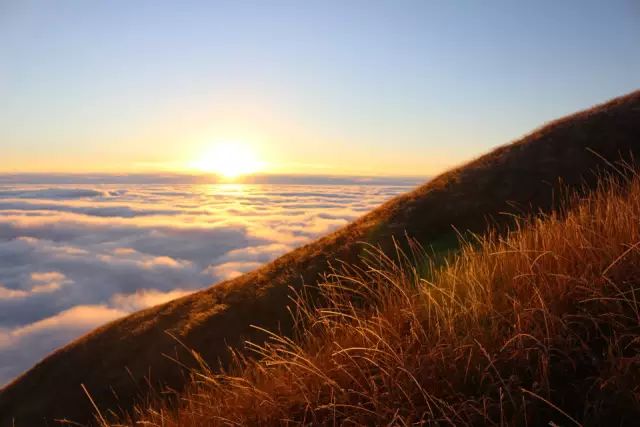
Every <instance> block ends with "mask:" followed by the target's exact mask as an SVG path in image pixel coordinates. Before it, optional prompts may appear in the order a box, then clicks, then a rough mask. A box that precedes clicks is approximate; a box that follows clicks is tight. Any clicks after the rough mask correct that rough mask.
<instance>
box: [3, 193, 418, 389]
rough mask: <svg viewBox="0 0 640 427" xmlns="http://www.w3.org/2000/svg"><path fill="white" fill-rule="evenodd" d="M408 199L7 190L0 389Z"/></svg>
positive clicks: (376, 195)
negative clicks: (114, 330) (126, 321)
mask: <svg viewBox="0 0 640 427" xmlns="http://www.w3.org/2000/svg"><path fill="white" fill-rule="evenodd" d="M400 184H402V185H400ZM409 188H410V187H409V186H408V185H407V183H405V182H402V183H398V182H391V181H390V182H389V183H387V184H386V185H385V184H384V183H380V182H376V185H363V184H362V183H361V182H360V181H354V182H352V183H349V184H347V185H324V184H313V185H286V184H271V185H200V184H198V185H196V184H173V185H168V184H163V185H154V184H111V185H94V184H92V185H88V184H76V185H72V184H64V185H63V184H48V185H37V184H28V185H26V184H14V183H6V184H0V385H1V384H3V383H5V382H7V381H9V380H10V379H12V378H13V377H15V376H16V375H18V374H19V373H20V372H21V371H23V370H25V369H28V368H29V367H30V366H31V365H33V364H34V363H35V362H37V361H38V360H39V359H41V358H42V357H44V356H45V355H46V354H47V353H49V352H51V351H53V350H54V349H56V348H57V347H59V346H61V345H63V344H65V343H67V342H69V341H70V340H72V339H74V338H76V337H78V336H79V335H82V334H83V333H86V332H87V331H89V330H91V329H93V328H95V327H96V326H98V325H101V324H104V323H106V322H109V321H111V320H114V319H116V318H118V317H121V316H124V315H126V314H128V313H131V312H133V311H136V310H140V309H143V308H146V307H150V306H152V305H156V304H160V303H163V302H165V301H169V300H171V299H174V298H178V297H180V296H183V295H186V294H188V293H190V292H193V291H194V290H197V289H200V288H203V287H206V286H208V285H210V284H212V283H215V282H218V281H221V280H224V279H228V278H233V277H235V276H237V275H240V274H242V273H244V272H247V271H250V270H253V269H255V268H257V267H259V266H260V265H262V264H263V263H265V262H268V261H271V260H273V259H274V258H276V257H277V256H279V255H281V254H283V253H285V252H288V251H290V250H291V249H293V248H294V247H297V246H299V245H301V244H304V243H307V242H309V241H310V240H312V239H314V238H316V237H318V236H320V235H323V234H326V233H328V232H330V231H332V230H334V229H336V228H338V227H340V226H342V225H344V224H346V223H347V222H349V221H351V220H353V219H354V218H356V217H358V216H360V215H362V214H363V213H365V212H367V211H369V210H371V209H372V208H374V207H376V206H378V205H380V204H381V203H382V202H384V201H385V200H387V199H389V198H391V197H392V196H394V195H396V194H398V193H400V192H404V191H407V190H408V189H409Z"/></svg>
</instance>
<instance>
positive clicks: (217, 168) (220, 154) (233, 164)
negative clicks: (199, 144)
mask: <svg viewBox="0 0 640 427" xmlns="http://www.w3.org/2000/svg"><path fill="white" fill-rule="evenodd" d="M192 166H193V167H194V168H195V169H198V170H200V171H202V172H207V173H215V174H217V175H220V176H222V177H223V178H227V179H233V178H237V177H239V176H241V175H248V174H252V173H256V172H259V171H260V170H261V169H262V168H263V166H264V164H263V162H262V161H260V159H259V158H258V156H257V154H256V152H255V151H254V150H252V149H251V147H250V146H248V145H247V144H244V143H241V142H222V143H218V144H216V145H214V146H213V147H211V148H210V149H208V150H207V151H205V152H203V153H202V154H201V155H200V156H199V157H198V158H197V159H196V160H195V161H194V162H193V163H192Z"/></svg>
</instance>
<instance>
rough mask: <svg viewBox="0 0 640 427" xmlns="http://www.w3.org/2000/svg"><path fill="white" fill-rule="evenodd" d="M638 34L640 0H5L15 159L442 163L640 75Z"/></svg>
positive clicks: (429, 166)
mask: <svg viewBox="0 0 640 427" xmlns="http://www.w3.org/2000/svg"><path fill="white" fill-rule="evenodd" d="M639 40H640V4H639V3H638V2H637V1H633V0H620V1H607V2H602V1H589V0H581V1H562V2H558V1H552V0H541V1H536V2H531V1H482V2H480V1H471V0H469V1H456V2H452V1H451V2H450V1H428V0H421V1H402V0H400V1H398V0H395V1H373V0H368V1H359V0H351V1H343V0H341V1H243V0H237V1H202V2H198V1H183V2H170V1H143V0H141V1H134V2H132V1H128V0H127V1H117V0H115V1H109V2H97V1H84V0H82V1H56V2H51V1H29V0H0V99H1V100H2V102H0V147H1V149H2V157H1V158H0V172H8V173H28V172H62V173H88V172H92V173H96V172H100V173H138V172H145V173H146V172H158V171H164V172H166V171H177V172H189V171H192V170H196V169H198V165H203V164H204V165H213V164H217V163H216V162H214V161H212V160H211V157H212V156H214V157H215V156H216V155H217V154H215V153H217V152H218V151H216V149H215V147H217V146H219V145H222V146H225V144H226V146H227V147H228V146H229V145H237V144H239V145H242V146H243V147H245V148H244V149H243V150H241V151H240V152H232V154H231V155H230V156H231V157H233V156H240V157H246V152H247V151H248V152H250V153H251V159H250V161H249V160H247V159H244V160H243V162H244V163H243V164H240V165H237V167H235V169H234V170H236V171H244V170H245V169H247V168H246V167H243V166H247V165H248V164H249V165H254V164H255V165H259V167H258V166H255V167H254V169H259V170H260V171H261V172H266V173H291V174H337V175H340V174H361V175H420V176H426V175H432V174H434V173H437V172H439V171H442V170H443V169H446V168H448V167H450V166H452V165H456V164H459V163H460V162H463V161H465V160H466V159H469V158H472V157H475V156H477V155H479V154H481V153H483V152H485V151H487V150H489V149H490V148H491V147H494V146H496V145H501V144H504V143H507V142H509V141H511V140H513V139H515V138H518V137H520V136H522V135H524V134H526V133H528V132H529V131H531V130H533V129H534V128H536V127H538V126H540V125H541V124H543V123H544V122H545V121H548V120H551V119H554V118H557V117H559V116H561V115H564V114H567V113H571V112H573V111H576V110H579V109H582V108H585V107H588V106H590V105H593V104H594V103H599V102H603V101H606V100H607V99H609V98H611V97H614V96H618V95H622V94H625V93H627V92H630V91H632V90H635V89H638V88H639V87H640V43H638V41H639ZM242 153H245V154H242ZM218 163H219V162H218ZM241 163H242V161H241ZM216 167H217V168H219V166H215V167H214V166H211V169H215V168H216ZM207 168H208V166H205V167H204V168H202V167H201V168H200V171H202V170H204V171H205V172H206V171H207ZM232 169H233V168H232ZM247 170H248V169H247ZM212 171H213V172H215V170H212Z"/></svg>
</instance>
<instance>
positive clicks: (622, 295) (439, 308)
mask: <svg viewBox="0 0 640 427" xmlns="http://www.w3.org/2000/svg"><path fill="white" fill-rule="evenodd" d="M619 166H620V169H619V172H620V174H619V175H613V172H612V173H611V174H610V175H605V176H604V177H603V179H602V181H601V182H600V184H599V185H598V187H597V189H596V190H595V191H593V192H589V193H588V194H586V195H580V196H579V197H572V198H566V199H565V201H564V202H563V203H562V207H561V210H559V211H554V212H553V213H551V214H549V215H544V216H539V217H533V218H527V219H519V220H518V223H517V224H518V226H517V227H515V228H514V230H513V231H511V232H509V233H502V234H497V233H492V232H489V233H487V234H486V235H485V236H483V237H479V236H477V238H475V239H473V240H472V241H471V243H465V244H463V246H462V249H461V250H460V252H459V253H458V254H457V256H452V257H450V259H449V262H448V263H446V264H444V265H442V266H441V267H437V266H433V265H432V264H431V269H430V270H427V273H426V274H425V272H424V266H425V265H427V266H428V265H430V262H431V260H430V258H429V257H428V256H425V254H424V253H423V252H422V251H421V250H420V248H419V247H413V248H414V250H413V251H412V252H409V253H404V254H403V253H402V252H401V253H399V254H398V255H396V254H395V253H394V254H393V255H392V256H389V255H387V254H385V253H381V252H378V251H376V250H375V249H373V250H371V251H370V253H369V254H368V256H367V258H366V260H363V265H362V266H361V267H354V266H353V265H343V266H341V268H339V269H337V270H336V271H335V273H333V274H330V275H328V276H327V277H326V278H325V279H324V280H323V281H321V282H319V284H318V285H317V288H316V289H319V290H320V291H319V292H320V295H319V296H318V295H317V296H316V297H315V298H314V299H313V300H310V299H308V298H307V297H306V296H305V295H301V296H300V297H298V298H297V299H296V300H295V301H296V308H297V309H296V310H295V311H294V313H295V319H296V321H297V322H296V333H295V334H294V339H290V338H288V337H282V336H278V335H277V334H273V336H272V337H271V338H270V339H269V340H268V341H267V342H266V343H264V344H262V345H251V344H250V346H251V348H252V349H253V355H254V356H258V357H257V358H242V359H239V360H238V361H237V363H236V364H235V365H233V369H232V370H231V373H223V374H216V373H212V372H209V371H207V370H206V369H204V370H200V371H196V372H194V375H193V379H194V381H193V382H192V383H191V384H190V385H189V387H187V389H186V391H183V392H182V393H181V394H180V395H179V399H174V400H168V399H167V398H166V397H165V398H164V399H159V400H157V401H155V402H152V404H151V405H150V406H149V407H143V406H138V407H137V408H136V411H135V412H134V417H133V418H129V419H125V421H124V422H123V421H120V422H117V423H116V424H108V421H107V422H104V421H102V420H101V425H103V426H104V427H107V425H113V426H114V427H115V426H122V425H127V426H135V425H140V424H147V425H156V426H163V427H200V426H211V427H213V426H231V425H233V426H283V425H286V426H309V425H313V426H337V425H354V426H417V425H428V426H498V425H500V426H505V425H507V426H529V425H531V426H542V425H550V426H568V425H577V426H604V425H606V426H627V425H628V426H631V425H637V421H638V417H640V389H639V384H640V339H639V337H640V303H639V302H638V297H637V293H638V292H639V291H640V288H638V277H640V264H639V263H638V261H640V254H639V251H638V248H637V247H638V242H639V241H640V176H639V175H637V169H635V166H634V165H626V164H625V165H619ZM403 255H405V256H403Z"/></svg>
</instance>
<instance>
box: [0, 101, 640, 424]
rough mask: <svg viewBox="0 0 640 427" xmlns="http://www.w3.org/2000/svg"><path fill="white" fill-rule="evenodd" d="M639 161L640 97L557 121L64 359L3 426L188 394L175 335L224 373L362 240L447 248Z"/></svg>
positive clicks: (15, 395)
mask: <svg viewBox="0 0 640 427" xmlns="http://www.w3.org/2000/svg"><path fill="white" fill-rule="evenodd" d="M592 151H593V152H597V153H598V156H596V155H594V154H593V152H592ZM639 152H640V92H634V93H632V94H630V95H627V96H624V97H621V98H617V99H615V100H612V101H610V102H609V103H606V104H603V105H601V106H597V107H594V108H593V109H590V110H587V111H584V112H581V113H578V114H575V115H573V116H569V117H567V118H564V119H561V120H558V121H556V122H554V123H551V124H549V125H547V126H545V127H543V128H541V129H539V130H537V131H535V132H534V133H532V134H531V135H528V136H526V137H524V138H522V139H521V140H519V141H517V142H515V143H513V144H510V145H507V146H503V147H500V148H498V149H496V150H494V151H492V152H491V153H489V154H487V155H485V156H483V157H481V158H479V159H477V160H475V161H472V162H470V163H469V164H467V165H464V166H462V167H459V168H457V169H454V170H452V171H450V172H447V173H445V174H443V175H441V176H439V177H437V178H435V179H434V180H433V181H431V182H429V183H428V184H426V185H424V186H422V187H420V188H418V189H416V190H415V191H413V192H410V193H408V194H406V195H403V196H400V197H397V198H395V199H394V200H392V201H390V202H388V203H386V204H385V205H383V206H381V207H380V208H378V209H376V210H375V211H373V212H371V213H370V214H368V215H365V216H364V217H362V218H360V219H359V220H357V221H355V222H354V223H353V224H350V225H348V226H346V227H344V228H343V229H341V230H339V231H337V232H335V233H333V234H331V235H329V236H327V237H325V238H322V239H320V240H318V241H316V242H314V243H312V244H309V245H307V246H304V247H302V248H300V249H297V250H295V251H293V252H291V253H289V254H287V255H284V256H282V257H281V258H279V259H277V260H276V261H274V262H272V263H270V264H268V265H266V266H265V267H263V268H261V269H259V270H257V271H254V272H252V273H248V274H245V275H243V276H241V277H239V278H237V279H233V280H230V281H227V282H223V283H221V284H219V285H217V286H215V287H212V288H210V289H208V290H205V291H201V292H198V293H196V294H193V295H190V296H187V297H184V298H181V299H178V300H176V301H172V302H170V303H167V304H164V305H160V306H158V307H154V308H151V309H147V310H144V311H141V312H139V313H135V314H133V315H131V316H128V317H126V318H124V319H121V320H118V321H115V322H112V323H111V324H108V325H106V326H104V327H102V328H99V329H97V330H96V331H94V332H92V333H91V334H89V335H87V336H85V337H83V338H81V339H79V340H77V341H75V342H73V343H71V344H70V345H68V346H66V347H64V348H62V349H60V350H58V351H57V352H55V353H54V354H52V355H50V356H49V357H47V358H46V359H45V360H43V361H42V362H40V363H39V364H38V365H36V366H35V367H34V368H32V369H31V370H30V371H28V372H27V373H26V374H24V375H23V376H21V377H20V378H18V379H16V380H15V381H14V382H13V383H11V384H9V385H8V386H7V387H5V388H4V389H3V390H2V391H1V392H0V426H2V427H4V426H5V425H7V426H10V425H11V423H12V419H13V418H14V417H15V420H16V424H15V425H16V426H32V425H39V424H44V422H43V421H45V420H48V421H49V424H50V423H51V420H53V419H54V418H67V419H70V420H73V421H78V422H85V421H87V420H88V419H89V418H90V414H91V412H92V407H91V404H90V402H89V401H88V399H87V398H86V395H85V394H84V392H83V390H82V388H81V386H80V384H84V385H85V386H86V387H87V389H88V390H89V391H90V393H91V395H92V396H93V399H94V400H95V402H96V403H97V405H98V406H99V407H100V408H101V409H102V410H103V412H106V410H107V409H112V410H114V411H116V412H117V411H119V410H120V409H124V410H128V409H130V408H131V405H132V403H133V402H134V400H135V399H136V398H138V397H140V396H142V395H144V394H145V390H146V389H147V388H148V385H149V384H152V385H157V384H166V385H169V386H171V387H175V388H181V387H182V386H183V385H184V383H185V381H186V376H185V375H184V372H183V371H181V370H180V368H179V367H178V365H177V364H176V363H175V362H174V361H171V360H170V358H177V359H180V360H182V361H185V362H187V361H189V360H190V358H189V357H188V356H187V354H186V352H185V351H183V350H182V349H181V347H180V345H179V344H177V343H176V341H175V340H173V339H172V338H170V337H169V336H168V334H166V332H165V331H170V332H171V333H172V334H173V335H174V336H176V337H177V338H179V339H180V341H182V342H183V343H184V344H185V345H186V346H188V347H191V348H194V349H196V350H197V351H198V352H199V353H200V354H201V355H202V356H203V358H204V359H205V360H206V361H207V362H208V363H209V364H210V365H212V366H215V365H216V364H217V362H218V361H219V362H220V363H222V364H223V365H225V364H226V362H227V361H228V360H229V352H228V350H227V346H228V345H230V346H232V347H236V348H241V347H242V344H243V342H244V340H245V339H249V340H251V341H253V342H257V343H260V342H263V341H264V339H265V334H264V333H262V332H260V331H258V330H256V329H253V328H251V326H250V325H252V324H255V325H260V326H261V327H263V328H266V329H270V330H281V331H282V333H283V334H285V335H287V334H289V333H290V329H291V321H290V317H289V313H288V311H287V308H286V306H287V302H288V296H289V293H290V291H289V290H288V286H293V287H294V288H299V287H300V286H301V284H302V283H307V284H313V283H315V282H316V280H317V279H318V277H319V275H320V274H322V273H325V272H327V271H328V269H327V263H328V262H329V261H334V260H336V259H341V260H345V261H352V262H355V261H356V260H357V259H358V256H359V255H360V254H361V253H360V252H361V249H362V245H359V244H358V242H361V241H367V242H370V243H373V244H376V245H380V246H381V247H383V248H389V247H390V245H391V241H392V237H393V236H394V235H395V236H402V235H403V234H404V233H405V232H406V233H407V234H408V235H410V236H412V237H414V238H415V239H417V240H418V241H419V242H420V243H422V244H423V245H425V246H431V245H433V246H434V248H435V249H440V248H442V247H447V246H448V245H449V244H450V242H452V241H454V240H455V239H454V237H455V232H454V231H453V228H452V226H455V228H456V229H457V230H460V231H464V230H471V231H476V232H482V231H483V230H484V229H485V228H486V226H487V220H488V219H489V218H491V219H492V221H494V222H498V223H505V222H508V221H511V219H510V218H511V217H510V216H508V215H500V214H501V213H506V212H511V213H527V212H535V211H537V210H540V209H541V210H548V209H549V208H551V207H552V205H553V201H554V200H555V197H556V195H557V194H558V191H559V189H560V188H562V187H563V186H565V185H566V186H569V187H575V186H577V185H579V184H582V183H587V184H588V185H594V183H595V176H594V174H593V171H594V170H595V169H596V168H598V167H600V166H604V164H605V161H604V160H603V158H604V159H609V160H612V161H613V160H617V159H619V158H620V156H621V155H622V156H626V155H629V154H633V155H635V156H637V154H639ZM167 356H169V357H167ZM187 363H188V362H187Z"/></svg>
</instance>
